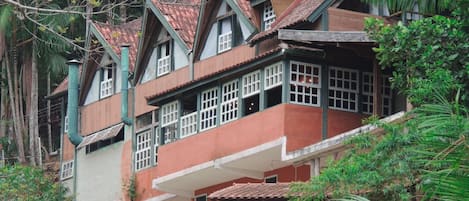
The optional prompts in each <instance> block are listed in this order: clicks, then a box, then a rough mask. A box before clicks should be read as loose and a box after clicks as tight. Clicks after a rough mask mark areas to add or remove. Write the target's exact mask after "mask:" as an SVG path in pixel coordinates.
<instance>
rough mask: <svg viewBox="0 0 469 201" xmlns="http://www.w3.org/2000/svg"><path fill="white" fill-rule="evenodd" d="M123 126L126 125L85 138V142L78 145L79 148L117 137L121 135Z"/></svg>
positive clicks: (113, 127)
mask: <svg viewBox="0 0 469 201" xmlns="http://www.w3.org/2000/svg"><path fill="white" fill-rule="evenodd" d="M123 126H124V123H119V124H116V125H114V126H111V127H109V128H106V129H104V130H101V131H98V132H96V133H93V134H91V135H88V136H86V137H84V138H83V141H82V142H81V143H80V145H78V147H77V148H81V147H84V146H86V145H89V144H92V143H95V142H98V141H101V140H107V139H109V138H112V137H115V136H116V135H117V134H119V132H120V131H121V129H122V127H123Z"/></svg>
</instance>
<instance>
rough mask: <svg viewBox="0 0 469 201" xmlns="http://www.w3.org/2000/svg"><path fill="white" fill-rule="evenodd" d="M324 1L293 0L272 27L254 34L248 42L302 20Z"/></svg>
mask: <svg viewBox="0 0 469 201" xmlns="http://www.w3.org/2000/svg"><path fill="white" fill-rule="evenodd" d="M323 2H324V0H295V1H294V2H293V3H292V4H291V5H290V6H289V7H288V8H287V9H286V10H285V11H284V12H283V13H282V15H281V16H278V17H277V19H276V21H275V22H274V24H273V25H272V28H270V29H269V30H266V31H263V32H260V33H258V34H257V35H255V36H254V37H253V38H252V39H251V41H250V43H254V42H256V41H259V40H262V39H264V38H266V37H268V36H271V35H273V34H275V33H277V31H278V30H279V29H283V28H288V27H291V26H294V25H296V24H298V23H301V22H304V21H306V20H307V19H308V17H309V16H310V15H311V14H312V13H313V12H314V11H315V10H316V9H317V8H318V7H319V6H320V5H321V4H322V3H323Z"/></svg>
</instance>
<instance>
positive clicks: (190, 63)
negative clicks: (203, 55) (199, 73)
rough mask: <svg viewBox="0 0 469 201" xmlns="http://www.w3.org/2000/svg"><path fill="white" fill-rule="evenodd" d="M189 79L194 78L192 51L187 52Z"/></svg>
mask: <svg viewBox="0 0 469 201" xmlns="http://www.w3.org/2000/svg"><path fill="white" fill-rule="evenodd" d="M189 79H190V81H193V80H194V51H192V50H191V51H190V52H189Z"/></svg>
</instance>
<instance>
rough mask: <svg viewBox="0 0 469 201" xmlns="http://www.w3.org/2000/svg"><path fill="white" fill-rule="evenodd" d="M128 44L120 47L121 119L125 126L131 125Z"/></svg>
mask: <svg viewBox="0 0 469 201" xmlns="http://www.w3.org/2000/svg"><path fill="white" fill-rule="evenodd" d="M129 46H130V45H129V44H122V45H121V69H122V74H121V77H122V78H121V80H122V83H121V84H122V85H121V98H122V100H121V101H122V103H121V119H122V121H123V122H124V123H125V124H126V125H131V124H132V119H130V118H129V111H128V110H129V86H128V82H129V81H128V77H129Z"/></svg>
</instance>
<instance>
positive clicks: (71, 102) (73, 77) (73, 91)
mask: <svg viewBox="0 0 469 201" xmlns="http://www.w3.org/2000/svg"><path fill="white" fill-rule="evenodd" d="M67 64H68V106H67V111H68V122H69V124H68V139H70V142H72V144H73V145H75V147H76V146H78V145H79V144H80V143H81V141H83V137H81V136H80V135H78V65H80V64H81V63H80V62H79V61H77V60H71V61H69V62H67Z"/></svg>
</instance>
